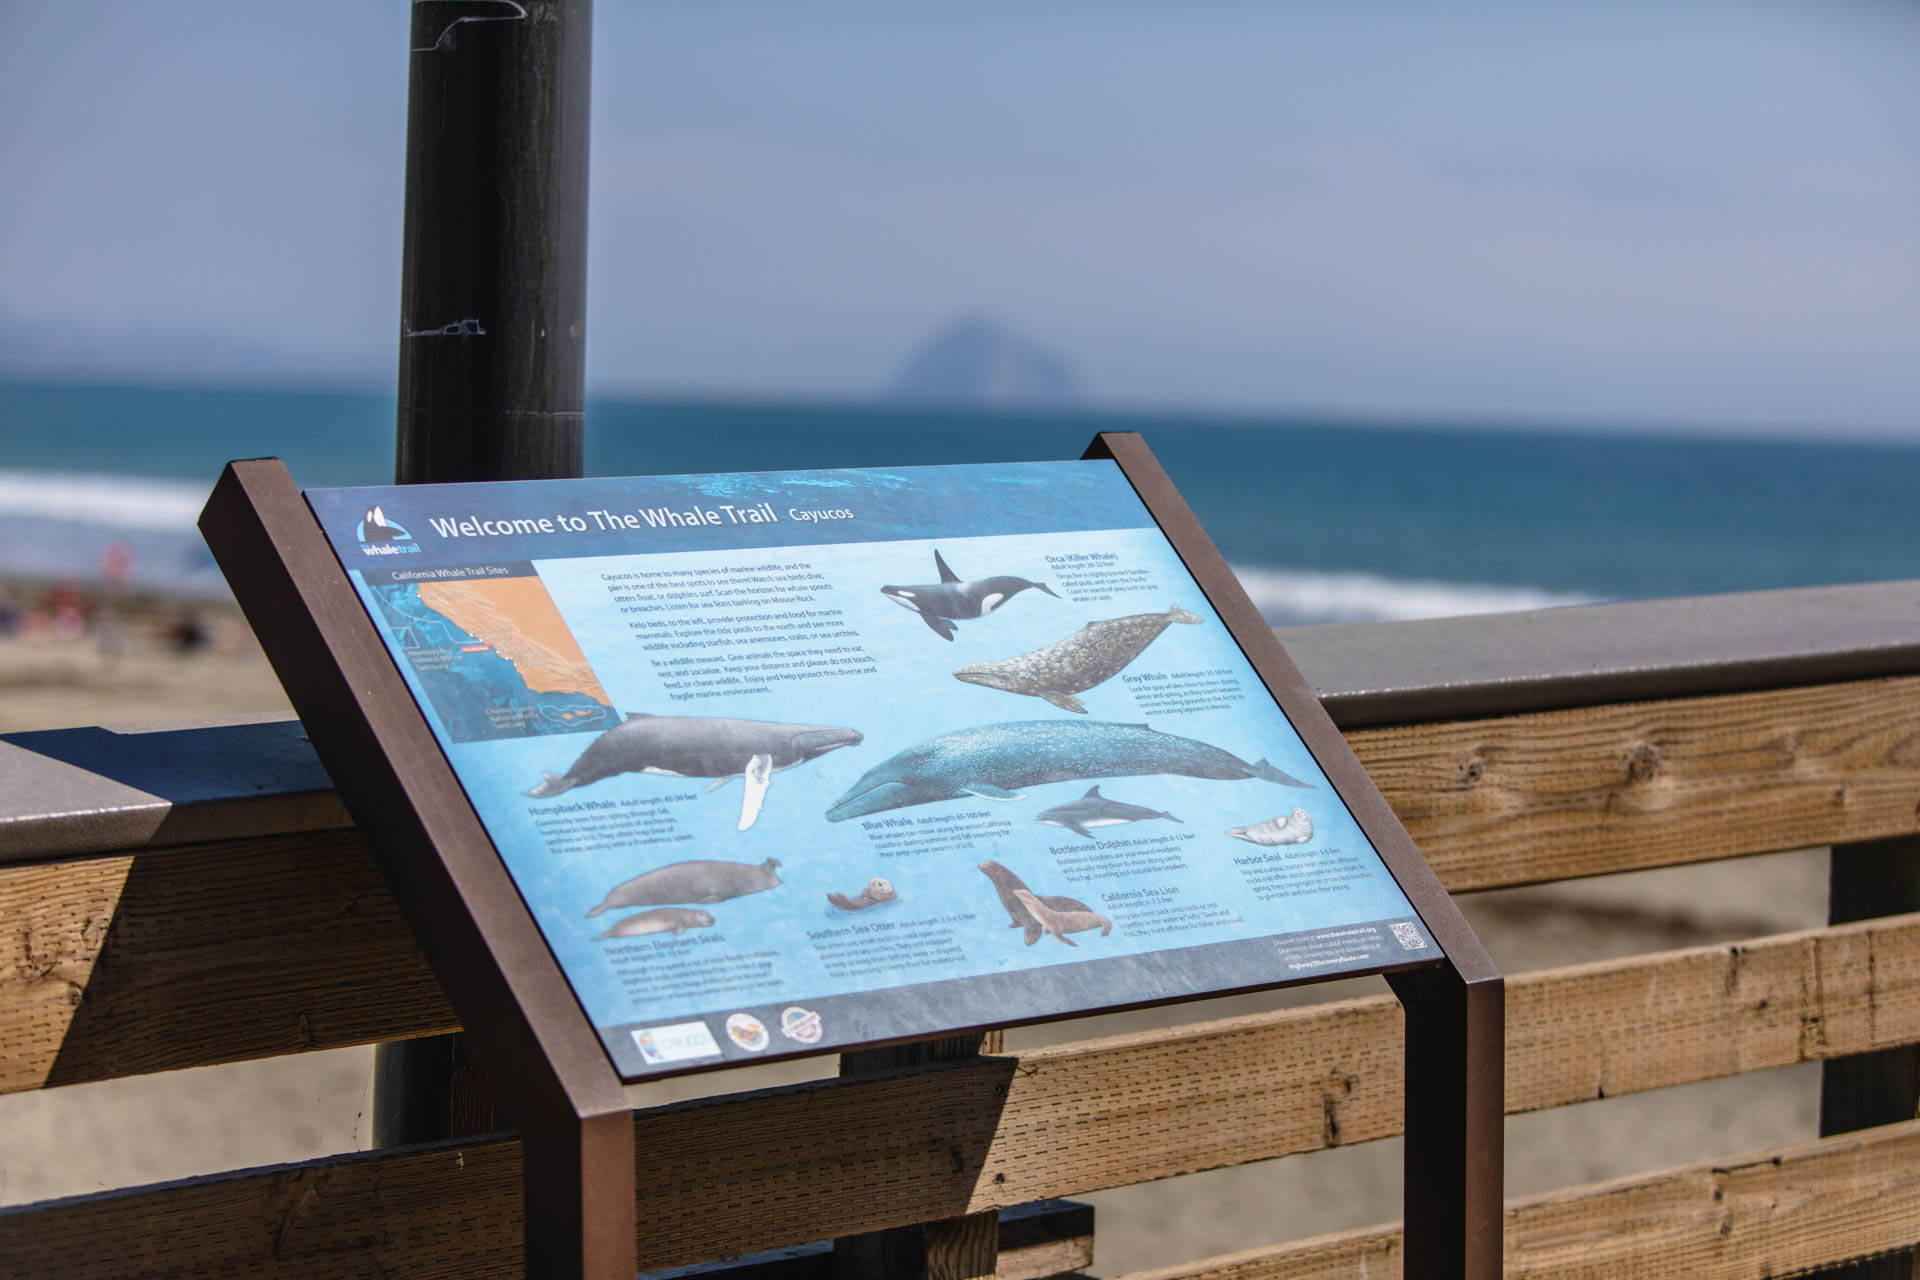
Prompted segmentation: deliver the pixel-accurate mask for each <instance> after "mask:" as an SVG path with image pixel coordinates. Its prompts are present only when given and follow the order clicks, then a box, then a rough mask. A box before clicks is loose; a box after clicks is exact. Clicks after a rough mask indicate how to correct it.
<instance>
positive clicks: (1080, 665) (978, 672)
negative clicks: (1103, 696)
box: [953, 604, 1200, 715]
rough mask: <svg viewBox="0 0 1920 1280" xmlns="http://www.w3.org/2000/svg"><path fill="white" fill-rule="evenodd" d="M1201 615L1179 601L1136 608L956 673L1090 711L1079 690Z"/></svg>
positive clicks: (1113, 672)
mask: <svg viewBox="0 0 1920 1280" xmlns="http://www.w3.org/2000/svg"><path fill="white" fill-rule="evenodd" d="M1198 621H1200V617H1199V615H1198V614H1193V613H1188V612H1187V611H1186V610H1185V609H1182V608H1181V607H1180V606H1179V605H1177V604H1176V605H1170V606H1169V607H1168V609H1167V611H1166V612H1165V613H1136V614H1132V615H1130V616H1128V617H1125V618H1107V619H1105V620H1103V621H1100V622H1089V623H1088V624H1087V625H1086V626H1084V627H1082V628H1080V629H1079V630H1078V631H1076V632H1074V633H1073V634H1072V635H1070V636H1068V637H1067V638H1066V639H1065V640H1060V641H1056V642H1055V643H1053V644H1050V645H1048V646H1047V647H1046V648H1044V649H1035V650H1034V651H1033V652H1032V653H1023V654H1021V655H1020V656H1019V657H1017V658H1003V659H1001V660H1000V661H999V662H973V663H968V664H967V665H966V666H964V667H961V668H960V669H959V670H958V671H955V672H954V673H953V677H954V679H956V680H964V681H966V682H967V683H968V684H983V685H985V686H987V688H989V689H1005V690H1006V691H1007V692H1008V693H1026V694H1031V695H1032V696H1034V697H1036V698H1045V699H1046V700H1047V701H1048V702H1051V703H1052V704H1053V705H1054V706H1056V707H1059V708H1060V709H1061V710H1062V711H1077V712H1079V713H1080V714H1081V715H1085V714H1086V713H1087V709H1086V707H1084V706H1082V705H1081V703H1080V699H1078V698H1076V697H1074V696H1073V695H1074V694H1076V693H1080V692H1083V691H1084V690H1087V689H1091V688H1093V686H1095V685H1097V684H1100V683H1101V682H1102V681H1105V680H1109V679H1111V678H1112V677H1113V676H1115V675H1116V674H1118V673H1119V671H1120V669H1121V668H1122V667H1124V666H1126V665H1127V664H1128V663H1129V662H1132V661H1133V660H1134V659H1135V658H1137V657H1139V656H1140V655H1141V653H1142V652H1143V651H1145V649H1146V647H1147V646H1148V645H1150V644H1152V643H1153V642H1154V641H1155V640H1157V639H1158V638H1159V637H1160V633H1161V632H1162V631H1165V630H1166V629H1167V628H1168V627H1169V626H1171V625H1172V624H1173V623H1176V622H1184V623H1187V624H1189V625H1191V624H1192V623H1196V622H1198Z"/></svg>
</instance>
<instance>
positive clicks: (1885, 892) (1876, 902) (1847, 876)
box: [1820, 835, 1920, 1280]
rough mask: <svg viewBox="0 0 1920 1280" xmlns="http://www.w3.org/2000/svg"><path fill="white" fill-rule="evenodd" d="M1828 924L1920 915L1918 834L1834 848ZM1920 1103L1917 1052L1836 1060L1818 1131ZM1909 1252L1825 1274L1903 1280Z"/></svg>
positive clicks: (1908, 1114)
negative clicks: (1906, 913) (1907, 913)
mask: <svg viewBox="0 0 1920 1280" xmlns="http://www.w3.org/2000/svg"><path fill="white" fill-rule="evenodd" d="M1828 857H1829V863H1828V887H1827V923H1828V924H1846V923H1848V922H1850V921H1854V920H1870V919H1872V918H1873V917H1875V916H1885V915H1897V914H1900V913H1903V912H1907V911H1920V836H1912V835H1909V836H1896V837H1894V838H1893V839H1890V840H1866V841H1862V842H1861V843H1859V844H1843V845H1835V846H1834V847H1833V851H1832V853H1830V854H1829V855H1828ZM1917 1104H1920V1046H1917V1045H1903V1046H1901V1047H1900V1048H1898V1049H1882V1050H1880V1051H1879V1052H1877V1053H1858V1054H1854V1055H1852V1056H1851V1057H1846V1058H1834V1059H1832V1060H1830V1061H1828V1062H1827V1063H1826V1064H1825V1065H1824V1066H1822V1067H1821V1069H1820V1133H1821V1136H1822V1137H1825V1136H1826V1135H1828V1134H1835V1133H1846V1132H1848V1131H1849V1130H1852V1129H1867V1128H1871V1127H1873V1126H1875V1125H1882V1124H1893V1123H1895V1122H1896V1121H1900V1120H1911V1119H1913V1118H1914V1115H1915V1114H1916V1106H1917ZM1915 1260H1916V1255H1915V1253H1914V1251H1913V1250H1906V1251H1903V1252H1901V1253H1896V1254H1892V1255H1890V1256H1888V1257H1884V1258H1875V1259H1873V1260H1872V1261H1870V1262H1858V1263H1854V1264H1853V1265H1852V1266H1848V1267H1841V1268H1838V1269H1837V1270H1834V1271H1831V1272H1827V1273H1825V1274H1828V1275H1832V1276H1837V1277H1842V1278H1843V1280H1908V1278H1909V1277H1910V1276H1912V1275H1913V1274H1914V1270H1915V1267H1914V1263H1915Z"/></svg>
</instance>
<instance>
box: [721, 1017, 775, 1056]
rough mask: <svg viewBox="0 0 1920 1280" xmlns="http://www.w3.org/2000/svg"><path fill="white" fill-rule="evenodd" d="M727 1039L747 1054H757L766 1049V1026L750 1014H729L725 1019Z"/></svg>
mask: <svg viewBox="0 0 1920 1280" xmlns="http://www.w3.org/2000/svg"><path fill="white" fill-rule="evenodd" d="M727 1039H729V1040H731V1041H733V1042H734V1043H735V1044H737V1045H739V1046H740V1047H741V1048H742V1049H745V1050H746V1051H747V1052H748V1053H758V1052H760V1051H761V1050H762V1049H764V1048H766V1047H767V1024H766V1023H764V1022H762V1021H760V1019H758V1018H756V1017H754V1016H753V1015H752V1014H750V1013H736V1014H731V1015H729V1016H728V1018H727Z"/></svg>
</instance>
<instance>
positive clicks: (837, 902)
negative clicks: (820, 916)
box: [827, 876, 900, 911]
mask: <svg viewBox="0 0 1920 1280" xmlns="http://www.w3.org/2000/svg"><path fill="white" fill-rule="evenodd" d="M899 896H900V895H899V894H898V893H896V892H895V891H894V888H893V881H891V880H888V879H886V878H885V877H884V876H875V877H874V878H873V879H871V880H869V881H867V887H866V888H864V889H862V890H861V891H860V896H859V897H857V898H849V897H848V896H847V895H846V894H844V893H829V894H828V895H827V901H828V902H831V903H832V904H833V905H834V906H836V907H838V908H840V909H841V910H842V911H865V910H866V909H867V908H868V907H871V906H873V905H874V904H876V903H880V902H892V901H893V900H894V899H895V898H897V897H899Z"/></svg>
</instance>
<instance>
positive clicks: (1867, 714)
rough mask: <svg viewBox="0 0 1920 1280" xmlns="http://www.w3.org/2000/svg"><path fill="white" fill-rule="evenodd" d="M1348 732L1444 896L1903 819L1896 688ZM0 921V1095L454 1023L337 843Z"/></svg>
mask: <svg viewBox="0 0 1920 1280" xmlns="http://www.w3.org/2000/svg"><path fill="white" fill-rule="evenodd" d="M1350 738H1351V740H1352V741H1353V743H1354V745H1355V748H1356V749H1357V750H1358V751H1359V753H1360V756H1361V758H1362V760H1363V761H1365V762H1366V764H1367V766H1368V768H1369V770H1370V771H1371V772H1372V773H1373V775H1374V777H1375V778H1376V779H1377V780H1379V781H1380V782H1381V784H1382V787H1383V789H1384V790H1385V791H1386V794H1387V797H1388V799H1389V800H1391V801H1392V802H1393V804H1394V807H1395V810H1396V811H1397V812H1398V813H1399V814H1400V816H1401V818H1402V820H1403V821H1405V822H1406V823H1407V826H1408V828H1409V830H1411V831H1412V832H1413V834H1414V836H1415V838H1416V839H1417V840H1418V841H1419V842H1420V844H1421V847H1422V849H1423V851H1424V852H1425V853H1426V854H1427V856H1428V858H1429V859H1430V860H1431V861H1432V862H1433V863H1434V864H1435V867H1436V869H1437V870H1438V871H1439V873H1440V876H1441V878H1442V880H1443V881H1444V882H1446V884H1447V887H1448V888H1449V889H1453V890H1456V891H1458V890H1460V889H1463V888H1473V887H1482V888H1484V887H1490V886H1493V885H1503V884H1520V883H1531V882H1535V881H1540V880H1550V879H1554V878H1558V877H1562V876H1571V875H1587V874H1597V873H1599V872H1602V871H1619V870H1626V869H1629V868H1633V867H1644V866H1651V865H1667V864H1675V863H1682V862H1691V861H1700V860H1704V859H1710V858H1721V857H1726V856H1729V855H1732V854H1736V853H1741V852H1762V851H1766V850H1772V849H1781V848H1793V847H1799V846H1804V845H1808V844H1828V843H1836V842H1846V841H1853V840H1860V839H1867V838H1879V837H1885V836H1892V835H1899V834H1904V833H1908V832H1911V831H1913V830H1914V829H1915V828H1916V826H1920V823H1917V822H1916V807H1917V806H1920V768H1916V765H1920V678H1914V679H1907V678H1902V679H1888V680H1870V681H1860V682H1855V683H1851V684H1844V685H1830V686H1823V687H1816V688H1807V689H1787V690H1776V691H1773V692H1769V693H1764V694H1737V695H1727V696H1723V697H1714V698H1697V699H1690V700H1685V701H1678V702H1662V703H1645V704H1639V705H1634V706H1612V707H1598V708H1589V709H1583V710H1577V711H1564V712H1553V713H1543V714H1539V715H1528V716H1515V717H1509V718H1506V719H1501V720H1487V721H1473V722H1460V723H1452V724H1436V725H1422V726H1416V727H1413V728H1404V729H1369V730H1365V731H1363V732H1360V733H1356V734H1353V735H1350ZM0 918H4V919H7V920H8V921H10V922H13V924H12V926H11V928H10V931H9V932H8V934H7V936H6V938H5V940H4V942H0V947H4V948H5V950H4V951H0V1092H5V1091H12V1090H17V1089H23V1088H36V1087H39V1086H40V1085H42V1084H68V1083H79V1082H82V1081H87V1080H99V1079H106V1078H110V1077H113V1076H118V1075H127V1074H133V1073H137V1072H141V1071H160V1070H168V1069H172V1068H179V1067H189V1066H201V1065H206V1064H210V1063H216V1062H231V1061H239V1060H243V1059H247V1058H256V1057H264V1056H270V1055H273V1054H279V1053H289V1052H294V1051H297V1050H301V1049H308V1048H327V1047H333V1046H338V1045H345V1044H356V1043H367V1042H371V1041H377V1040H390V1039H401V1038H407V1037H412V1036H421V1035H428V1034H433V1033H436V1032H443V1031H448V1030H452V1029H453V1028H454V1023H453V1021H452V1015H451V1013H450V1012H449V1011H448V1009H447V1006H446V1003H445V1000H444V999H443V998H442V997H441V995H440V993H439V989H438V986H437V984H436V983H435V982H434V980H433V978H432V976H431V975H430V974H429V973H428V972H427V970H426V968H425V966H424V962H423V961H422V960H421V958H420V955H419V951H418V949H417V948H416V947H415V946H414V945H413V943H412V940H411V939H410V938H409V937H408V935H407V934H406V931H405V928H404V926H403V925H402V924H401V922H400V918H399V915H398V912H397V911H396V910H395V909H394V907H393V904H392V901H391V899H390V898H389V897H388V895H387V892H386V889H385V887H384V886H383V885H382V884H381V882H380V878H379V875H378V873H377V872H375V870H374V869H373V865H372V862H371V860H370V859H369V857H368V856H367V854H366V851H365V847H364V845H363V844H362V843H361V842H360V840H359V838H358V836H356V835H354V834H353V833H351V832H326V833H308V834H303V835H299V836H291V837H281V838H270V839H259V840H238V841H230V842H225V843H222V844H217V845H200V846H184V847H177V848H167V849H156V850H151V851H146V852H142V853H140V854H136V855H132V856H131V858H129V857H128V856H126V855H114V856H102V857H94V858H83V859H75V860H71V861H64V862H61V863H58V864H54V865H48V864H24V865H15V866H0Z"/></svg>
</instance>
